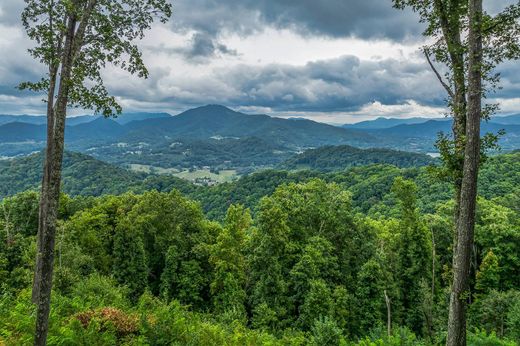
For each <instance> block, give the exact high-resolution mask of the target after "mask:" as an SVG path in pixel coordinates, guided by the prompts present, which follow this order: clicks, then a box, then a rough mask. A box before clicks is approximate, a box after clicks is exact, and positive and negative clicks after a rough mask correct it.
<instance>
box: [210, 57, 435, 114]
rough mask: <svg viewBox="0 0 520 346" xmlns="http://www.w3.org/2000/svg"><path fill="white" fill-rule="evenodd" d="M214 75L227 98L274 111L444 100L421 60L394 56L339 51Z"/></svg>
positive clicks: (429, 103) (433, 103)
mask: <svg viewBox="0 0 520 346" xmlns="http://www.w3.org/2000/svg"><path fill="white" fill-rule="evenodd" d="M219 78H221V79H222V80H226V81H227V82H228V85H229V86H232V87H233V88H234V89H233V90H234V94H233V95H230V98H229V101H231V102H236V103H237V104H243V105H250V106H260V107H269V108H272V109H275V110H293V111H296V110H306V111H353V110H357V109H359V108H360V107H362V106H363V105H365V104H367V103H370V102H373V101H379V102H381V103H383V104H401V103H404V102H406V101H407V100H416V101H417V102H419V103H422V104H425V105H433V106H439V105H442V104H443V101H444V100H443V98H444V95H443V92H442V90H441V88H439V87H437V84H436V81H435V79H434V77H433V76H432V74H431V73H430V71H429V70H428V67H427V66H426V65H425V64H417V63H405V62H402V61H397V60H394V59H386V60H382V61H377V62H375V61H363V60H360V59H358V58H357V57H354V56H344V57H341V58H338V59H332V60H326V61H317V62H311V63H308V64H306V65H305V66H301V67H295V66H287V65H268V66H264V67H257V68H255V67H251V66H239V67H236V68H233V69H229V70H225V71H220V72H219ZM239 102H241V103H239Z"/></svg>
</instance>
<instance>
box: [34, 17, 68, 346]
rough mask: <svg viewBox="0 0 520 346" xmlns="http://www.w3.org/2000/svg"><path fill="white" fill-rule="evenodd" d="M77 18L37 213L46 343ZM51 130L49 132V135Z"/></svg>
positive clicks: (37, 294) (38, 297)
mask: <svg viewBox="0 0 520 346" xmlns="http://www.w3.org/2000/svg"><path fill="white" fill-rule="evenodd" d="M75 29H76V20H75V19H74V18H69V20H68V26H67V36H66V40H65V47H64V54H63V58H62V64H61V66H62V67H61V74H60V83H59V90H58V99H57V102H56V107H55V108H54V109H53V112H52V116H51V117H49V118H50V119H48V120H49V123H50V124H48V138H47V150H46V153H47V156H46V158H45V168H44V178H43V183H42V185H43V186H42V195H41V197H40V214H39V224H38V237H37V238H38V253H37V260H36V271H35V275H34V284H33V300H34V301H35V302H36V304H37V315H36V330H35V337H34V344H35V345H38V346H40V345H46V343H47V332H48V327H49V314H50V301H51V291H52V275H53V269H54V244H55V238H56V221H57V218H58V207H59V198H60V184H61V167H62V161H63V148H64V137H65V119H66V111H67V103H68V102H67V100H68V93H69V88H70V78H71V73H72V65H73V57H74V50H73V44H74V33H75ZM49 134H50V136H49Z"/></svg>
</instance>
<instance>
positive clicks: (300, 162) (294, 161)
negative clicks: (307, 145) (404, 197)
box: [279, 145, 435, 172]
mask: <svg viewBox="0 0 520 346" xmlns="http://www.w3.org/2000/svg"><path fill="white" fill-rule="evenodd" d="M433 163H435V160H434V159H433V158H431V157H430V156H428V155H426V154H420V153H411V152H406V151H398V150H391V149H383V148H370V149H360V148H355V147H351V146H349V145H337V146H332V145H328V146H323V147H320V148H317V149H310V150H306V151H304V152H303V153H301V154H299V155H296V156H293V157H291V158H290V159H288V160H287V161H285V162H283V163H282V164H281V165H279V167H280V168H283V169H290V170H294V169H312V170H319V171H323V172H331V171H341V170H344V169H345V168H350V167H356V166H365V165H370V164H389V165H393V166H396V167H402V168H406V167H421V166H427V165H430V164H433Z"/></svg>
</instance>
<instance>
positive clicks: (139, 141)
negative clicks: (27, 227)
mask: <svg viewBox="0 0 520 346" xmlns="http://www.w3.org/2000/svg"><path fill="white" fill-rule="evenodd" d="M450 126H451V125H450V121H449V119H443V118H441V119H427V118H412V119H392V118H378V119H375V120H372V121H365V122H360V123H357V124H353V125H344V126H332V125H328V124H324V123H319V122H315V121H311V120H307V119H282V118H277V117H271V116H268V115H262V114H244V113H240V112H236V111H233V110H231V109H229V108H226V107H223V106H219V105H208V106H203V107H198V108H194V109H190V110H188V111H185V112H183V113H181V114H178V115H175V116H171V115H170V114H167V113H127V114H123V115H121V116H120V117H118V118H110V119H105V118H103V117H99V116H88V115H85V116H76V117H70V118H68V119H67V127H66V148H67V150H72V151H76V152H82V153H86V154H88V155H91V156H93V157H95V158H98V159H101V160H103V161H107V162H110V163H114V164H117V165H120V166H125V167H136V165H138V167H139V168H140V169H142V168H143V166H145V167H144V168H145V169H150V168H153V167H158V168H163V169H171V168H174V169H177V170H178V171H183V170H193V169H195V170H197V169H201V168H204V169H212V170H217V171H218V170H229V169H232V170H238V171H239V173H244V172H248V171H252V170H257V169H259V168H263V167H274V166H277V165H280V164H282V163H284V162H286V161H287V160H293V161H294V162H293V164H294V165H295V166H301V165H302V164H301V163H298V160H296V159H294V154H296V153H301V152H304V151H305V150H307V149H313V148H319V147H323V146H338V145H340V146H344V147H343V149H341V150H340V151H342V153H341V155H340V157H342V159H341V160H342V161H341V160H340V162H338V163H330V165H332V166H335V165H336V166H337V165H347V166H348V164H349V163H348V160H351V159H353V158H356V157H357V158H359V155H361V154H360V153H359V152H355V150H352V149H348V150H347V149H345V148H349V147H348V146H350V148H351V147H357V148H364V149H368V148H386V149H394V150H401V151H403V150H404V151H412V152H419V153H432V152H435V148H434V143H435V140H436V138H437V134H438V133H439V132H441V131H443V132H445V133H449V132H450ZM45 127H46V121H45V117H42V116H27V115H24V116H13V115H0V157H2V156H3V157H12V156H17V155H27V154H29V153H31V152H35V151H40V150H41V149H42V148H43V147H44V144H45V132H46V131H45ZM482 129H483V132H493V133H497V132H498V131H499V130H501V129H504V130H505V131H506V135H505V137H504V138H502V139H501V143H500V144H501V145H502V147H503V149H504V150H514V149H517V148H520V115H513V116H508V117H495V118H493V120H492V121H490V122H488V123H484V124H483V126H482ZM328 150H329V151H330V150H332V149H330V148H329V149H328ZM311 153H312V154H311ZM311 153H307V154H306V155H307V159H308V162H310V161H309V160H311V161H312V160H314V161H313V162H317V161H320V160H321V162H323V158H319V159H310V158H309V157H311V156H312V155H314V156H315V155H316V152H311ZM317 153H318V154H319V155H320V156H325V157H326V156H327V155H328V154H330V153H328V152H326V151H319V152H317ZM376 153H377V154H378V155H381V156H385V155H386V154H385V153H384V152H376ZM336 154H337V153H336ZM363 154H364V155H366V154H367V153H363ZM369 154H370V155H372V154H373V153H369ZM349 155H350V156H349ZM335 157H337V156H335ZM423 158H424V157H423ZM303 165H305V164H303Z"/></svg>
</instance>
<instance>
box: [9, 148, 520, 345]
mask: <svg viewBox="0 0 520 346" xmlns="http://www.w3.org/2000/svg"><path fill="white" fill-rule="evenodd" d="M75 155H76V154H69V156H68V160H69V162H73V161H74V158H75ZM81 162H83V163H84V166H81V167H78V166H74V164H72V166H70V167H71V168H69V170H68V171H67V175H66V176H65V186H70V185H67V184H70V183H71V182H76V183H79V182H80V181H81V182H87V181H88V182H89V184H93V185H96V184H98V183H100V184H101V185H103V179H113V182H115V181H119V182H120V183H121V184H122V185H121V187H120V190H121V191H123V190H124V189H125V187H123V185H124V184H125V183H128V184H130V185H132V184H135V185H134V186H138V183H139V180H140V179H142V178H144V177H143V176H141V175H134V174H133V173H128V176H125V175H124V173H123V171H121V170H119V169H117V170H115V171H113V170H112V171H111V169H114V168H113V167H111V166H109V165H102V166H99V165H100V163H99V162H98V161H94V163H95V164H96V166H95V167H96V170H95V171H91V170H88V169H87V167H88V166H89V165H91V164H92V163H93V162H89V161H88V160H87V161H85V160H83V161H81ZM28 164H29V162H28ZM519 165H520V155H519V154H514V155H513V154H511V155H502V156H498V157H496V158H492V159H491V160H490V161H489V162H488V163H486V166H485V168H484V170H483V171H482V174H481V177H482V178H481V181H482V185H481V193H482V195H483V197H481V198H480V200H479V207H478V208H479V209H478V210H479V211H478V222H477V235H476V252H475V259H474V265H475V266H474V269H473V270H475V271H476V273H477V274H476V281H474V282H473V283H472V285H471V292H470V294H471V297H472V300H473V304H472V307H471V310H470V313H469V317H470V324H469V326H468V330H469V331H470V334H469V344H471V345H511V346H512V345H515V344H516V343H518V342H520V334H518V331H519V330H520V292H519V291H518V287H520V281H518V280H519V278H520V276H519V275H518V273H519V272H520V260H519V259H518V256H517V254H518V253H519V252H520V223H519V220H520V215H519V210H518V205H519V204H520V203H518V202H519V201H518V196H519V195H520V194H518V193H517V191H515V189H516V190H518V186H520V182H519V181H518V179H519V176H518V174H517V172H518V171H519V169H518V168H519ZM27 167H28V166H27ZM73 167H75V169H72V168H73ZM78 171H79V172H81V174H84V176H82V178H81V180H70V177H71V176H70V175H71V174H77V172H78ZM94 172H96V173H98V174H97V175H96V174H93V173H94ZM105 173H106V174H105ZM109 173H111V174H109ZM89 175H90V178H89V177H88V176H89ZM499 176H500V177H501V179H500V180H497V179H496V178H497V177H499ZM316 177H319V178H316ZM154 179H156V181H155V184H157V185H156V186H155V188H158V189H161V187H162V188H163V189H164V190H170V189H171V188H172V187H173V186H175V185H174V184H173V185H167V184H164V185H162V182H161V180H162V179H164V181H165V182H167V181H169V179H171V177H167V176H154V177H149V178H146V179H144V181H141V184H144V185H146V187H144V188H145V189H149V188H151V186H152V185H150V184H151V183H150V181H152V180H154ZM67 180H68V182H67ZM432 181H433V180H432V179H431V177H430V178H429V176H428V173H427V172H426V169H424V168H423V169H417V168H410V169H399V168H396V167H392V166H381V165H375V166H368V167H357V168H352V169H348V170H346V171H342V172H334V173H326V174H324V173H319V172H312V171H300V172H297V173H289V172H284V171H267V172H263V173H262V172H261V173H257V174H253V175H251V176H247V177H244V178H242V179H240V180H239V181H237V182H235V183H229V184H223V185H220V186H217V187H214V188H198V189H195V188H194V189H187V190H186V192H187V193H188V195H189V196H190V197H185V196H183V195H182V194H181V193H180V192H178V191H176V190H172V191H171V192H145V193H144V194H134V193H124V194H122V195H119V196H114V195H105V196H102V197H96V198H91V197H90V198H88V197H87V198H86V197H69V196H66V195H63V196H62V198H61V207H60V227H59V233H58V237H57V244H56V256H57V257H56V284H55V288H54V293H53V303H52V304H53V307H52V309H53V310H52V319H51V321H52V322H51V325H50V332H49V343H50V344H55V343H60V344H63V343H66V344H85V345H86V344H154V345H161V344H172V343H173V344H180V345H224V344H226V345H350V344H351V345H425V344H430V343H438V344H442V343H443V338H444V337H445V329H444V328H445V325H446V321H445V318H446V315H445V310H446V308H447V305H446V304H447V297H448V291H447V289H448V285H449V275H448V272H447V270H448V268H449V267H450V263H451V250H450V247H451V222H452V221H451V220H452V218H451V214H452V211H451V208H452V203H451V202H450V201H449V198H450V192H449V189H448V188H447V187H446V186H443V184H441V183H437V184H432ZM85 184H86V183H85ZM186 184H187V183H186ZM108 185H110V184H109V183H108V182H107V186H108ZM114 186H116V185H114ZM69 188H71V187H69ZM116 188H117V189H119V188H118V187H117V186H116ZM140 188H143V187H141V186H140ZM76 191H78V192H79V193H81V194H98V193H103V192H106V191H97V190H88V189H86V188H85V187H83V188H79V187H78V188H77V190H76ZM143 191H144V190H143ZM114 192H115V193H118V191H114ZM193 199H198V200H200V201H201V202H202V204H203V205H204V208H205V209H206V212H207V213H206V214H207V215H210V216H212V217H215V218H216V219H220V216H221V215H222V213H223V212H224V213H225V215H223V217H222V219H220V220H221V221H219V222H215V221H210V220H208V217H207V216H205V213H204V211H203V209H202V208H201V206H200V204H199V203H198V202H195V201H194V200H193ZM235 202H241V203H244V204H246V205H248V206H250V207H251V210H250V209H247V208H245V207H243V206H241V205H240V204H233V205H230V203H235ZM228 205H229V208H228V207H227V206H228ZM37 207H38V194H37V193H36V192H24V193H20V194H17V195H15V196H14V197H9V198H5V199H4V200H3V201H2V202H1V203H0V239H1V241H0V254H1V255H0V282H1V283H2V284H1V285H0V290H1V294H0V342H2V341H4V342H8V343H9V344H26V343H30V340H31V338H32V328H33V327H32V326H33V323H34V321H33V319H34V317H33V315H32V314H31V313H30V311H32V306H31V303H30V301H29V299H28V297H29V296H30V284H31V278H32V276H31V273H32V270H33V266H34V251H35V250H34V241H35V234H36V231H37V217H38V212H37ZM225 209H227V211H226V210H225ZM223 210H224V211H223ZM385 297H387V298H388V301H389V304H390V307H391V318H392V332H391V336H387V330H386V325H387V312H388V311H387V302H386V301H385ZM495 335H496V336H495ZM498 337H500V338H501V340H499V339H498ZM506 339H507V340H510V341H506Z"/></svg>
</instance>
